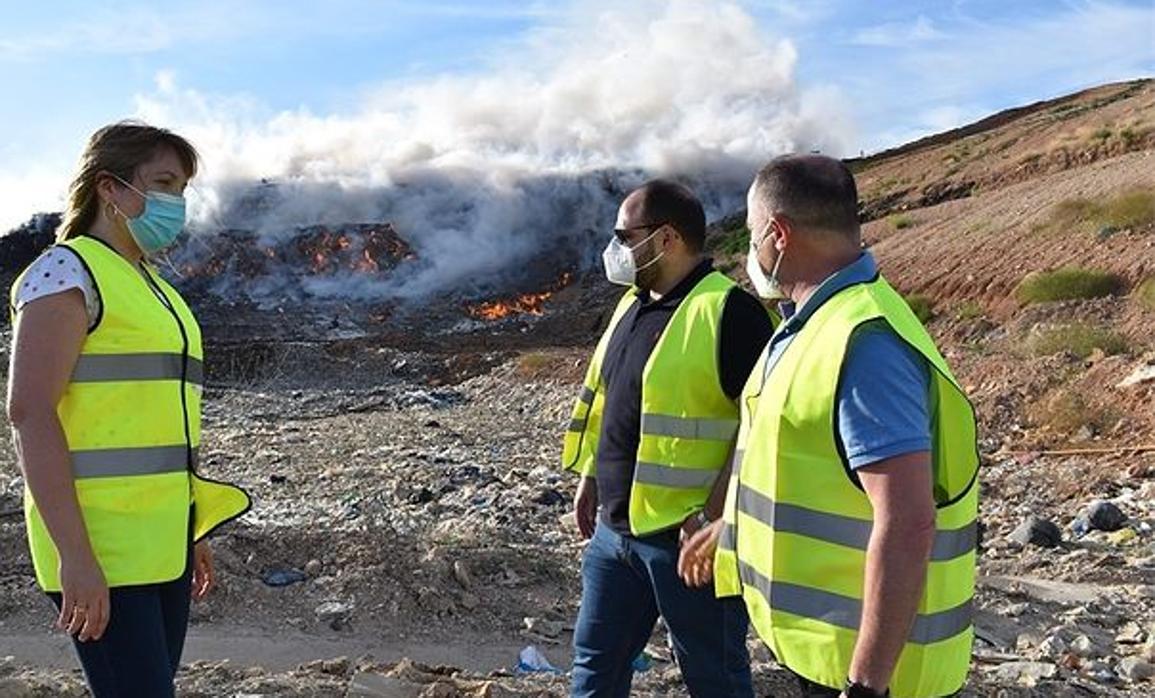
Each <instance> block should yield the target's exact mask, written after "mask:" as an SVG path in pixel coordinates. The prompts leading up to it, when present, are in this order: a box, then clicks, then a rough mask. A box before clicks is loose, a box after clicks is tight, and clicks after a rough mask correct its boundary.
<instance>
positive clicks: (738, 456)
mask: <svg viewBox="0 0 1155 698" xmlns="http://www.w3.org/2000/svg"><path fill="white" fill-rule="evenodd" d="M745 455H746V452H745V451H743V450H742V449H740V448H736V449H734V456H733V457H732V458H731V459H730V477H731V478H735V477H737V476H738V473H740V472H742V458H743V457H744V456H745Z"/></svg>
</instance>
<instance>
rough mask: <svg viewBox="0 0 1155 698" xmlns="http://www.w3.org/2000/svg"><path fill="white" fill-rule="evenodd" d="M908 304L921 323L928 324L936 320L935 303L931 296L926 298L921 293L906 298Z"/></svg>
mask: <svg viewBox="0 0 1155 698" xmlns="http://www.w3.org/2000/svg"><path fill="white" fill-rule="evenodd" d="M906 304H907V305H909V306H910V309H911V310H912V311H914V316H915V317H917V318H918V319H919V322H922V323H923V324H926V323H928V322H930V321H931V320H933V319H934V301H932V300H931V299H930V297H929V296H924V295H922V294H921V293H916V294H913V295H910V296H906Z"/></svg>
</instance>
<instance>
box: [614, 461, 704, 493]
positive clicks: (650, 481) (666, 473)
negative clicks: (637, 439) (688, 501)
mask: <svg viewBox="0 0 1155 698" xmlns="http://www.w3.org/2000/svg"><path fill="white" fill-rule="evenodd" d="M716 479H718V471H717V470H699V469H691V468H671V467H670V466H668V465H660V464H658V463H638V465H637V468H636V469H635V470H634V482H637V483H641V484H644V485H661V486H662V487H672V488H675V489H681V490H695V489H701V488H704V487H710V486H711V485H713V484H714V480H716Z"/></svg>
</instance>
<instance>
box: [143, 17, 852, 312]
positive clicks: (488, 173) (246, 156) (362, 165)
mask: <svg viewBox="0 0 1155 698" xmlns="http://www.w3.org/2000/svg"><path fill="white" fill-rule="evenodd" d="M796 61H797V55H796V51H795V49H794V47H793V45H792V43H791V42H790V41H789V40H786V39H780V38H775V37H773V36H772V35H771V34H769V33H768V31H767V28H765V27H763V26H760V25H759V24H758V23H757V22H756V21H755V20H754V19H753V18H752V17H751V16H750V15H749V14H748V13H747V12H746V11H745V10H743V9H742V8H741V7H739V6H738V5H735V4H729V3H717V2H700V1H692V0H674V1H672V2H657V1H650V0H642V1H640V2H631V3H603V2H579V3H575V4H574V5H573V6H571V7H570V8H569V9H568V10H567V11H566V12H565V13H563V14H562V15H560V16H558V17H556V18H555V19H554V20H552V21H551V22H550V23H549V25H548V26H545V27H544V28H542V29H539V30H538V31H536V32H534V33H533V34H532V36H530V37H529V38H528V39H526V40H525V41H524V42H522V43H521V44H519V45H517V46H513V47H510V48H508V49H507V50H505V52H504V53H503V55H501V56H499V57H497V59H495V60H494V61H492V62H491V63H490V64H488V65H485V66H482V67H479V68H478V69H477V70H476V71H475V72H473V73H471V74H457V75H452V76H444V77H438V78H433V79H423V80H420V81H413V82H408V83H394V84H389V85H385V86H382V87H381V88H380V89H378V90H376V91H375V92H374V93H373V94H371V95H370V96H369V97H367V98H366V99H365V101H364V103H363V105H362V106H361V107H360V108H359V109H358V110H357V111H356V112H355V113H350V114H342V115H338V114H334V115H319V114H313V113H309V112H307V111H293V112H285V113H280V114H268V113H265V112H263V110H262V108H261V106H260V105H259V104H255V103H252V102H251V101H248V100H245V99H238V98H220V97H215V96H212V95H204V94H201V93H198V92H196V91H194V90H189V89H184V88H182V87H181V86H180V85H178V84H177V82H176V80H175V79H173V78H172V77H171V76H161V77H160V78H159V79H158V82H157V89H156V91H155V92H154V93H153V94H150V95H147V96H141V97H139V98H138V105H137V106H138V115H139V116H140V117H141V118H143V119H145V120H146V121H149V122H151V123H156V124H159V125H164V126H168V127H171V128H173V129H174V130H176V131H178V132H179V133H182V134H183V135H186V136H187V137H189V138H190V139H191V140H192V141H193V142H194V143H195V144H196V145H197V147H198V148H199V149H200V150H201V152H202V154H203V155H204V156H205V161H206V167H205V170H204V172H203V175H202V176H201V178H200V181H199V182H198V183H197V186H198V189H199V190H200V193H201V196H200V197H199V198H200V205H199V206H198V207H197V213H196V215H197V220H196V224H195V226H194V227H195V228H196V229H200V230H213V229H220V228H222V227H227V228H240V229H246V230H254V231H257V232H258V233H259V234H260V235H262V236H265V237H272V238H276V237H277V236H282V235H286V234H288V233H289V232H290V231H292V230H293V229H294V228H295V227H298V226H306V225H317V224H344V223H368V222H380V221H388V222H391V223H392V224H393V225H394V226H395V227H396V229H397V230H398V231H399V232H400V234H401V235H402V236H404V237H405V238H406V239H407V240H408V241H409V242H410V243H411V244H412V245H413V247H414V248H415V250H416V251H417V254H418V256H419V258H420V260H421V261H420V262H419V263H417V264H415V265H414V266H413V268H412V269H410V270H409V272H408V273H404V274H398V275H394V276H392V277H391V278H390V279H388V280H383V281H379V282H377V283H375V284H366V283H364V282H361V283H359V284H358V285H357V287H356V290H355V291H354V290H353V288H352V287H350V288H349V289H348V291H346V292H348V293H355V294H356V295H358V296H366V295H373V296H410V295H422V294H428V293H431V292H442V291H447V290H454V289H456V290H465V291H468V290H471V289H480V288H484V287H485V285H486V284H487V283H489V282H490V281H491V280H492V279H494V278H499V277H501V276H502V275H503V274H508V273H510V271H511V270H517V269H523V268H525V267H526V266H527V265H533V264H535V263H545V261H546V260H547V259H549V257H548V253H549V252H550V251H551V250H558V249H565V250H576V252H574V253H573V254H577V255H578V256H579V257H580V259H579V261H580V262H586V263H588V262H590V261H592V260H596V259H597V253H598V252H600V249H601V247H602V246H603V245H604V244H605V242H607V241H608V237H609V232H610V228H611V227H612V225H613V221H614V214H615V211H616V208H617V206H618V203H619V202H620V200H621V197H622V195H623V194H624V192H626V191H628V190H629V189H630V188H632V187H634V186H636V185H637V184H639V183H641V182H642V181H644V180H645V179H647V178H649V177H653V176H672V177H677V178H679V179H681V180H682V181H684V182H685V183H687V184H689V185H690V186H691V187H692V188H694V189H695V190H696V192H697V193H698V194H699V196H701V197H702V199H703V201H704V203H705V204H706V206H707V210H708V213H709V215H710V216H711V217H717V216H719V215H722V214H724V213H727V212H729V211H731V210H733V209H735V208H737V207H739V206H741V205H742V202H743V197H744V193H745V188H746V186H747V185H748V183H749V181H750V178H751V176H752V174H753V173H754V171H755V170H756V169H757V168H758V167H759V166H760V165H761V164H762V163H764V162H765V161H766V160H767V159H769V158H770V157H772V156H773V155H776V154H779V153H783V152H789V151H800V150H821V151H823V152H828V153H832V154H841V153H842V152H844V151H845V150H846V148H847V144H848V143H849V142H850V138H851V133H850V129H849V127H848V125H847V122H846V119H845V118H844V114H845V112H846V110H845V109H843V108H842V107H841V105H840V104H839V100H838V98H837V96H836V95H834V94H832V93H828V92H824V91H822V90H814V91H808V92H804V91H802V90H800V89H799V88H798V87H797V86H796V85H795V82H794V78H793V75H794V69H795V63H796ZM194 248H195V245H194ZM322 291H323V292H324V293H327V294H328V293H338V294H339V293H341V292H342V291H341V289H340V288H337V289H334V288H327V289H318V292H322Z"/></svg>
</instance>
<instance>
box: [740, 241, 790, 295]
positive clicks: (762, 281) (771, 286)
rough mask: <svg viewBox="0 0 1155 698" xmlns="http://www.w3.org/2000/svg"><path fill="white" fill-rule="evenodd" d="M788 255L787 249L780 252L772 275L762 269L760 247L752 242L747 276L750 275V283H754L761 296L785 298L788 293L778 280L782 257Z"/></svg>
mask: <svg viewBox="0 0 1155 698" xmlns="http://www.w3.org/2000/svg"><path fill="white" fill-rule="evenodd" d="M785 256H786V251H785V250H783V251H782V252H779V253H778V259H776V260H774V269H773V270H771V272H770V275H769V276H767V275H766V272H764V271H762V264H761V263H760V262H759V261H758V248H757V247H755V246H754V243H750V251H749V252H748V253H747V254H746V276H748V277H750V283H752V284H754V291H755V292H756V293H757V294H758V296H759V297H760V298H765V299H767V300H785V299H786V294H785V293H784V292H783V291H782V284H781V283H780V282H779V281H778V267H779V266H781V264H782V258H783V257H785Z"/></svg>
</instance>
